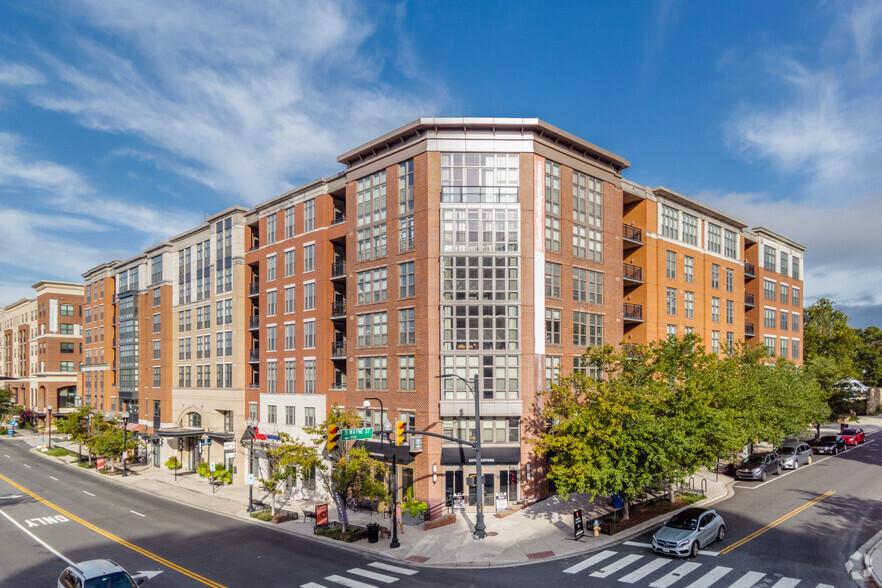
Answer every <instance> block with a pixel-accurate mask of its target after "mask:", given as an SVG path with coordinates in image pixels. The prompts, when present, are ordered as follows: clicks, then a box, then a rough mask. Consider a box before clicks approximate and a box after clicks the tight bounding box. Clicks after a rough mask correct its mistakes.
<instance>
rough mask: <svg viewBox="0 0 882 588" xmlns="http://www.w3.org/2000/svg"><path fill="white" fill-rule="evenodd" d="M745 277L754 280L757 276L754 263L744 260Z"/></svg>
mask: <svg viewBox="0 0 882 588" xmlns="http://www.w3.org/2000/svg"><path fill="white" fill-rule="evenodd" d="M744 277H745V279H749V280H752V279H754V278H755V277H756V268H755V267H754V266H753V264H752V263H747V262H746V261H745V262H744Z"/></svg>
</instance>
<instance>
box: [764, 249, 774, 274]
mask: <svg viewBox="0 0 882 588" xmlns="http://www.w3.org/2000/svg"><path fill="white" fill-rule="evenodd" d="M763 268H765V269H766V270H768V271H770V272H773V271H776V270H775V248H774V247H769V246H768V245H764V246H763Z"/></svg>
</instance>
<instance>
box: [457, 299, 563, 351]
mask: <svg viewBox="0 0 882 588" xmlns="http://www.w3.org/2000/svg"><path fill="white" fill-rule="evenodd" d="M519 311H520V307H518V306H514V305H512V306H509V305H503V304H497V305H489V304H486V305H477V304H475V305H457V306H442V307H441V326H442V329H441V346H442V349H445V350H453V349H459V350H466V349H484V350H490V349H499V350H516V349H518V346H519V342H520V318H519V316H520V315H519ZM559 312H560V311H558V313H559ZM558 335H559V333H558Z"/></svg>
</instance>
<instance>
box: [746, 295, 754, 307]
mask: <svg viewBox="0 0 882 588" xmlns="http://www.w3.org/2000/svg"><path fill="white" fill-rule="evenodd" d="M744 304H746V305H747V306H756V304H755V302H754V298H753V294H751V293H750V292H745V293H744Z"/></svg>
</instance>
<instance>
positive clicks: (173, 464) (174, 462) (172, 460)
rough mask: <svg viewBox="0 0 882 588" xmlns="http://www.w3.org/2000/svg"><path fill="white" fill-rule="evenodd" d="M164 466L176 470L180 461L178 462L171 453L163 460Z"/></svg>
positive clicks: (179, 467)
mask: <svg viewBox="0 0 882 588" xmlns="http://www.w3.org/2000/svg"><path fill="white" fill-rule="evenodd" d="M165 467H167V468H168V469H170V470H178V469H181V462H179V461H178V458H177V457H175V456H174V455H173V456H171V457H170V458H168V461H166V462H165Z"/></svg>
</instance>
